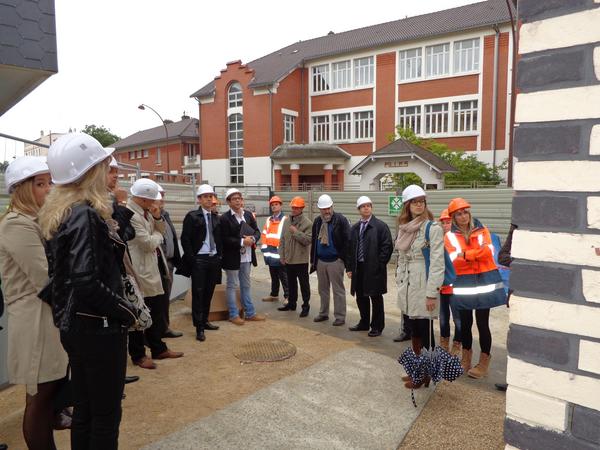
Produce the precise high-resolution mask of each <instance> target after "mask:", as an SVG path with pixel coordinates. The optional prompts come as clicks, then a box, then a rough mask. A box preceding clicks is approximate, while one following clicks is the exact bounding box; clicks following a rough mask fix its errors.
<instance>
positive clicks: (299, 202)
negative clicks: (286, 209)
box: [290, 197, 306, 208]
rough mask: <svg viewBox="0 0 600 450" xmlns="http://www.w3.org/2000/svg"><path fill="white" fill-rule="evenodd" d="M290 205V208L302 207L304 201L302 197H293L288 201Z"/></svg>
mask: <svg viewBox="0 0 600 450" xmlns="http://www.w3.org/2000/svg"><path fill="white" fill-rule="evenodd" d="M290 206H291V207H292V208H304V207H305V206H306V203H304V199H303V198H302V197H294V198H293V199H292V201H291V202H290Z"/></svg>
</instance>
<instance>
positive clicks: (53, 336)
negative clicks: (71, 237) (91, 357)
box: [0, 212, 68, 395]
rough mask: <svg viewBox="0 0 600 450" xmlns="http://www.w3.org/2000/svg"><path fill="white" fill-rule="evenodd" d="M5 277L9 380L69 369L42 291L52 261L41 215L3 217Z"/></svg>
mask: <svg viewBox="0 0 600 450" xmlns="http://www.w3.org/2000/svg"><path fill="white" fill-rule="evenodd" d="M0 277H1V278H2V289H3V292H4V301H5V303H6V312H7V315H8V361H7V362H8V379H9V381H10V382H11V383H13V384H25V385H26V386H27V393H28V394H30V395H35V394H36V393H37V385H38V384H40V383H46V382H49V381H54V380H59V379H61V378H64V377H65V376H66V374H67V364H68V357H67V354H66V352H65V351H64V349H63V346H62V344H61V343H60V333H59V331H58V328H56V327H55V326H54V322H53V319H52V309H51V308H50V305H48V304H47V303H45V302H44V301H42V300H40V299H39V298H38V296H37V294H38V292H39V291H40V290H42V288H43V287H44V286H45V285H46V283H47V280H48V262H47V261H46V254H45V252H44V246H43V244H42V236H41V231H40V228H39V226H38V224H37V222H36V219H35V218H33V217H30V216H27V215H25V214H21V213H15V212H9V213H8V214H7V215H6V217H5V218H4V220H2V221H1V222H0Z"/></svg>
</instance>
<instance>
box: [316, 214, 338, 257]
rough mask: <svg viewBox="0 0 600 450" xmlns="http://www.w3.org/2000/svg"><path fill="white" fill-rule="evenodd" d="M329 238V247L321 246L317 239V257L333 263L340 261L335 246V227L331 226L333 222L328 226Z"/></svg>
mask: <svg viewBox="0 0 600 450" xmlns="http://www.w3.org/2000/svg"><path fill="white" fill-rule="evenodd" d="M327 236H328V239H329V245H323V244H321V241H320V240H319V238H318V237H317V256H318V257H319V259H320V260H321V261H325V262H333V261H335V260H337V259H338V252H337V250H336V249H335V247H334V246H333V227H332V226H331V222H330V223H329V224H328V225H327Z"/></svg>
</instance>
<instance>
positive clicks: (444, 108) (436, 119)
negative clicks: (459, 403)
mask: <svg viewBox="0 0 600 450" xmlns="http://www.w3.org/2000/svg"><path fill="white" fill-rule="evenodd" d="M447 132H448V103H438V104H436V105H425V134H439V133H447Z"/></svg>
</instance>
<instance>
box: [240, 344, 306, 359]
mask: <svg viewBox="0 0 600 450" xmlns="http://www.w3.org/2000/svg"><path fill="white" fill-rule="evenodd" d="M295 354H296V346H295V345H294V344H292V343H291V342H288V341H284V340H282V339H259V340H258V341H252V342H247V343H245V344H243V345H239V346H237V347H236V348H235V349H234V350H233V355H234V356H235V357H236V358H237V359H239V360H240V361H242V362H272V361H283V360H284V359H288V358H291V357H292V356H294V355H295Z"/></svg>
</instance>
